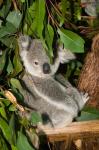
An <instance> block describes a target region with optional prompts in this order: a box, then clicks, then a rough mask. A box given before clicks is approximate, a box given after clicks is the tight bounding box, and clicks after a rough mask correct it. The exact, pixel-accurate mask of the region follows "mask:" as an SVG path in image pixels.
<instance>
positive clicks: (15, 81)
mask: <svg viewBox="0 0 99 150" xmlns="http://www.w3.org/2000/svg"><path fill="white" fill-rule="evenodd" d="M10 83H11V85H12V86H13V87H14V88H16V89H18V90H19V91H22V90H23V89H22V86H21V84H20V81H19V80H18V79H15V78H11V79H10Z"/></svg>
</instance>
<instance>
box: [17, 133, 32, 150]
mask: <svg viewBox="0 0 99 150" xmlns="http://www.w3.org/2000/svg"><path fill="white" fill-rule="evenodd" d="M17 149H18V150H34V148H33V147H32V146H31V145H30V144H29V142H28V139H27V137H26V136H25V135H24V134H23V133H21V132H19V133H18V139H17Z"/></svg>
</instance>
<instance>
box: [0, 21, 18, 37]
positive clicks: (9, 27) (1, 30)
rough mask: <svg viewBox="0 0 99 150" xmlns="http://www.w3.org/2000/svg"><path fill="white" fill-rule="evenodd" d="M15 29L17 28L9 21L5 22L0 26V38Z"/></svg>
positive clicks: (13, 31)
mask: <svg viewBox="0 0 99 150" xmlns="http://www.w3.org/2000/svg"><path fill="white" fill-rule="evenodd" d="M16 31H17V29H16V28H15V27H14V26H13V25H12V24H11V23H9V22H7V23H6V25H5V26H2V27H1V28H0V39H1V38H2V37H4V36H7V35H11V34H13V33H15V32H16Z"/></svg>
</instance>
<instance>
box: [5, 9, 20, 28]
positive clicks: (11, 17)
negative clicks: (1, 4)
mask: <svg viewBox="0 0 99 150" xmlns="http://www.w3.org/2000/svg"><path fill="white" fill-rule="evenodd" d="M6 20H7V21H8V22H10V23H11V24H13V26H14V27H15V28H19V25H20V22H21V20H22V14H21V13H20V11H19V10H14V11H12V12H10V13H9V14H8V16H7V18H6Z"/></svg>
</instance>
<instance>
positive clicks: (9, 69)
mask: <svg viewBox="0 0 99 150" xmlns="http://www.w3.org/2000/svg"><path fill="white" fill-rule="evenodd" d="M7 72H8V75H9V74H11V73H12V72H13V64H12V62H11V60H10V57H9V60H8V66H7Z"/></svg>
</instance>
